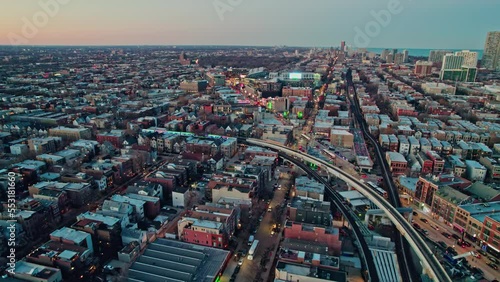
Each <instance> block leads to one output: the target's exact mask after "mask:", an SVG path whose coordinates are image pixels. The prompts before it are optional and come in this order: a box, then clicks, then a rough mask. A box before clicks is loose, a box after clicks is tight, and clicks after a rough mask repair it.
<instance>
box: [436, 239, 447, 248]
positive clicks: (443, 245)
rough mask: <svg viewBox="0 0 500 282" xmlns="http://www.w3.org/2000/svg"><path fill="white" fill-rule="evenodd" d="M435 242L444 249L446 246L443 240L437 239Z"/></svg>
mask: <svg viewBox="0 0 500 282" xmlns="http://www.w3.org/2000/svg"><path fill="white" fill-rule="evenodd" d="M437 244H438V245H439V246H441V247H443V248H444V249H446V248H447V247H448V246H447V245H446V243H445V242H443V241H439V242H437Z"/></svg>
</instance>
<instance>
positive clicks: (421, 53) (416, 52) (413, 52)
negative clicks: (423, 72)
mask: <svg viewBox="0 0 500 282" xmlns="http://www.w3.org/2000/svg"><path fill="white" fill-rule="evenodd" d="M366 49H367V50H368V51H370V52H373V53H377V54H380V53H382V51H383V50H384V49H389V48H366ZM389 50H392V49H389ZM403 50H405V49H398V53H401V52H403ZM406 50H408V54H409V55H410V56H414V57H429V53H430V52H431V50H450V51H453V52H455V51H462V50H464V49H406ZM470 51H474V52H477V53H478V54H477V55H478V59H481V58H482V57H483V50H470Z"/></svg>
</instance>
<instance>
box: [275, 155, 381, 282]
mask: <svg viewBox="0 0 500 282" xmlns="http://www.w3.org/2000/svg"><path fill="white" fill-rule="evenodd" d="M279 156H280V157H282V158H284V159H287V160H289V161H290V162H292V163H294V164H295V165H297V166H298V167H300V168H301V169H302V170H304V171H305V172H306V173H307V174H309V175H312V176H313V177H314V178H315V179H316V180H317V181H318V182H320V183H322V184H323V185H325V191H326V192H327V196H328V197H329V199H330V200H331V201H332V202H333V203H334V204H335V205H336V206H337V208H338V209H339V210H340V211H341V212H342V214H343V215H344V216H345V217H346V219H347V221H348V222H349V224H350V225H351V226H352V230H353V231H354V235H355V237H356V240H357V241H358V242H359V244H360V246H361V249H360V251H361V256H362V259H363V260H364V265H365V267H366V268H367V270H368V275H369V277H370V279H368V281H371V282H377V281H380V279H379V278H378V274H377V269H376V267H375V263H374V259H373V257H372V253H371V251H370V249H369V248H368V244H367V243H366V240H365V238H364V237H363V234H362V233H361V230H360V229H359V227H358V225H357V224H356V220H355V219H354V217H353V216H352V214H351V213H350V212H349V210H348V208H347V207H346V206H345V205H344V204H343V203H342V198H341V197H340V195H339V194H338V192H337V191H335V190H334V189H333V187H332V186H331V185H330V183H328V181H327V180H325V179H324V178H323V177H321V176H320V175H319V174H318V173H317V172H316V171H314V170H312V169H311V168H309V167H308V166H307V165H305V164H304V163H303V162H301V161H299V160H297V159H296V158H292V157H290V156H288V155H287V154H283V153H279Z"/></svg>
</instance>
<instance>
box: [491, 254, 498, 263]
mask: <svg viewBox="0 0 500 282" xmlns="http://www.w3.org/2000/svg"><path fill="white" fill-rule="evenodd" d="M489 259H490V260H491V261H492V262H493V263H495V264H498V263H499V262H498V260H497V259H496V258H494V257H492V256H490V257H489Z"/></svg>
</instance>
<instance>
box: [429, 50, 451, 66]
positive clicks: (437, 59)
mask: <svg viewBox="0 0 500 282" xmlns="http://www.w3.org/2000/svg"><path fill="white" fill-rule="evenodd" d="M446 54H451V51H448V50H431V52H430V53H429V60H428V61H431V62H433V63H437V64H440V63H442V62H443V57H444V55H446Z"/></svg>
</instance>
